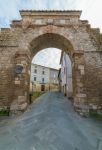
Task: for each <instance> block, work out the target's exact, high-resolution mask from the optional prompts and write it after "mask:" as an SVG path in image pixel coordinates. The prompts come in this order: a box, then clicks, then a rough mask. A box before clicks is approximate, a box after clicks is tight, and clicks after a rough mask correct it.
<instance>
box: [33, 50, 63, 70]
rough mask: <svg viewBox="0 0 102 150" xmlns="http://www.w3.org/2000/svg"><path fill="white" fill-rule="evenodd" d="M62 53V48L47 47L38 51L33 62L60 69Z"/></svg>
mask: <svg viewBox="0 0 102 150" xmlns="http://www.w3.org/2000/svg"><path fill="white" fill-rule="evenodd" d="M60 55H61V50H59V49H56V48H47V49H44V50H42V51H40V52H38V53H37V54H36V55H35V57H34V59H33V60H32V63H36V64H39V65H43V66H46V67H52V68H56V69H58V68H59V67H60V65H59V61H60ZM49 58H50V59H49Z"/></svg>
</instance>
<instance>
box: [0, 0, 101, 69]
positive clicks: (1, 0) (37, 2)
mask: <svg viewBox="0 0 102 150" xmlns="http://www.w3.org/2000/svg"><path fill="white" fill-rule="evenodd" d="M21 9H37V10H39V9H40V10H41V9H48V10H53V9H57V10H67V9H70V10H72V9H77V10H82V11H83V12H82V16H81V19H85V20H86V19H87V20H88V21H89V23H90V24H91V26H92V27H99V28H100V29H101V32H102V17H101V14H102V0H0V28H2V27H9V24H10V22H11V21H12V20H13V19H20V14H19V10H21ZM53 52H54V54H53ZM58 52H59V54H60V51H58V50H55V49H53V50H52V52H51V50H50V49H48V50H46V51H42V52H40V53H41V54H40V53H39V57H38V56H36V57H37V59H38V60H39V63H41V62H42V61H41V60H47V59H48V57H49V55H48V54H49V53H50V54H51V55H50V56H51V57H52V58H53V59H54V60H55V58H56V56H58ZM43 53H44V54H46V55H45V56H46V58H44V56H43ZM54 56H55V57H54ZM36 57H35V58H36ZM37 59H36V61H37ZM53 59H52V61H51V60H50V62H49V63H48V66H50V67H55V68H57V67H58V63H59V62H58V61H59V59H58V60H56V63H53ZM37 62H38V61H37ZM44 62H46V61H44ZM43 65H44V64H43Z"/></svg>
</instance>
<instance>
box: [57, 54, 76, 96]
mask: <svg viewBox="0 0 102 150" xmlns="http://www.w3.org/2000/svg"><path fill="white" fill-rule="evenodd" d="M60 64H61V68H60V70H59V74H58V78H59V86H60V91H61V92H63V93H64V95H66V96H67V97H72V94H73V89H72V67H71V61H70V58H69V56H68V55H67V54H66V53H65V52H62V54H61V59H60Z"/></svg>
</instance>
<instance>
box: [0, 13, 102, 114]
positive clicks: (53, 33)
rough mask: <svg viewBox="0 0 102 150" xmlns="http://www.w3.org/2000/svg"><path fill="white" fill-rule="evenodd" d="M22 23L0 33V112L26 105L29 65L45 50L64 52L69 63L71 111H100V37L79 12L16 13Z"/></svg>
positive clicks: (101, 65)
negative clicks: (71, 85) (56, 49)
mask: <svg viewBox="0 0 102 150" xmlns="http://www.w3.org/2000/svg"><path fill="white" fill-rule="evenodd" d="M20 14H21V17H22V19H21V20H19V21H17V20H14V21H12V24H11V28H10V29H1V31H0V108H7V107H8V106H11V109H13V110H21V111H22V110H24V109H26V107H27V105H28V104H29V82H30V65H31V61H32V58H33V57H34V55H35V54H36V53H37V52H38V51H40V50H42V49H44V48H48V47H55V48H59V49H61V50H62V51H65V52H66V53H67V54H68V55H69V57H70V59H71V62H72V78H73V97H74V107H75V109H76V110H77V111H79V112H83V113H87V112H88V111H89V109H90V108H91V109H96V110H98V111H102V35H101V34H100V31H99V29H92V28H91V27H90V25H89V24H88V21H85V20H84V21H82V20H80V15H81V11H20Z"/></svg>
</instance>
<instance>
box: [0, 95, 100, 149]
mask: <svg viewBox="0 0 102 150" xmlns="http://www.w3.org/2000/svg"><path fill="white" fill-rule="evenodd" d="M0 150H102V122H99V121H95V120H91V119H87V118H81V117H80V116H78V115H77V113H75V112H74V110H73V107H72V106H71V103H70V101H69V100H68V99H67V98H65V97H64V96H63V95H62V94H61V93H59V92H49V93H46V94H44V95H42V96H41V97H40V98H38V100H37V101H36V102H35V103H34V104H32V106H31V108H29V109H28V110H27V111H26V112H25V113H24V114H23V115H22V116H20V117H18V118H16V119H9V120H2V121H1V122H0Z"/></svg>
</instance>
